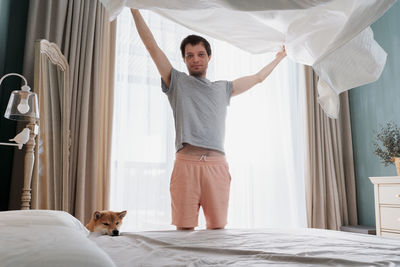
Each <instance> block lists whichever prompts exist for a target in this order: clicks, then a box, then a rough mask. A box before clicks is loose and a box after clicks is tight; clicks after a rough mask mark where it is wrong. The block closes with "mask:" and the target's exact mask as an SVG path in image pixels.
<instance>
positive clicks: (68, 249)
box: [0, 210, 115, 267]
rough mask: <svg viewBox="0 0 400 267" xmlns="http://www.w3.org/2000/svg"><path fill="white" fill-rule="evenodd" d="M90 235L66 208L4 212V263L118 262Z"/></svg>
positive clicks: (0, 218)
mask: <svg viewBox="0 0 400 267" xmlns="http://www.w3.org/2000/svg"><path fill="white" fill-rule="evenodd" d="M87 235H88V231H87V230H84V226H83V225H82V224H81V223H80V222H79V221H78V220H77V219H75V218H74V217H72V216H71V215H69V214H68V213H66V212H61V211H34V210H32V211H7V212H0V266H2V267H19V266H29V267H47V266H48V267H55V266H57V267H64V266H65V267H71V266H85V267H113V266H115V265H114V263H113V262H112V260H111V259H110V258H109V256H108V255H107V254H105V252H104V251H103V250H101V249H100V248H99V247H97V245H96V244H95V243H94V242H92V241H91V240H89V239H88V237H87Z"/></svg>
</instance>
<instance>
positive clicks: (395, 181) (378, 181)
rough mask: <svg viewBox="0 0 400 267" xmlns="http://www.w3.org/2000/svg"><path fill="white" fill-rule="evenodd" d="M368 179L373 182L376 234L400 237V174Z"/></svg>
mask: <svg viewBox="0 0 400 267" xmlns="http://www.w3.org/2000/svg"><path fill="white" fill-rule="evenodd" d="M369 179H370V180H371V182H372V183H373V184H374V194H375V215H376V235H377V236H385V237H393V238H400V176H389V177H370V178H369Z"/></svg>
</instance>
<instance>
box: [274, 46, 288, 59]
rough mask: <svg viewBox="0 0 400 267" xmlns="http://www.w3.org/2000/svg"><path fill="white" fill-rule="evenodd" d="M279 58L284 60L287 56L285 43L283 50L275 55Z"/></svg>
mask: <svg viewBox="0 0 400 267" xmlns="http://www.w3.org/2000/svg"><path fill="white" fill-rule="evenodd" d="M275 57H276V58H277V59H279V60H282V59H284V58H285V57H286V48H285V45H283V46H282V50H281V51H279V52H278V53H276V56H275Z"/></svg>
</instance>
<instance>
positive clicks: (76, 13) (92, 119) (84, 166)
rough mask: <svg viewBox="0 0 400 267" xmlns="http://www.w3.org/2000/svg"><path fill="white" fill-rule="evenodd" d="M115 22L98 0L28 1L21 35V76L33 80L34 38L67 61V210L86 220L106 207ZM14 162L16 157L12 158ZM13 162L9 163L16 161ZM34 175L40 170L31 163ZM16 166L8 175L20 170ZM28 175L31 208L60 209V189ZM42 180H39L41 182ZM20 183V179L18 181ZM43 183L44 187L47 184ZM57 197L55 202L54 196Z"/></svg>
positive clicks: (15, 177) (14, 176)
mask: <svg viewBox="0 0 400 267" xmlns="http://www.w3.org/2000/svg"><path fill="white" fill-rule="evenodd" d="M115 30H116V24H115V22H113V23H110V22H108V21H107V16H106V14H105V9H104V7H103V6H102V5H101V4H100V2H99V1H97V0H91V1H74V0H68V1H67V0H32V1H30V6H29V17H28V26H27V34H26V45H25V57H24V75H25V76H26V77H27V78H28V80H29V83H30V84H33V66H34V64H33V58H34V56H33V55H34V42H35V40H37V39H47V40H49V41H50V42H55V43H56V44H58V46H59V47H60V49H61V51H62V52H63V54H64V55H65V57H66V58H67V60H68V63H69V66H70V75H69V77H70V83H69V84H70V86H71V110H70V111H71V112H70V115H71V150H70V177H69V178H70V179H69V181H68V184H69V185H70V188H69V189H68V191H69V192H71V193H70V197H69V199H68V201H69V205H68V206H70V207H71V208H70V210H68V212H70V213H71V214H73V215H74V216H75V217H77V218H78V219H80V220H81V221H82V222H87V221H88V220H89V218H90V216H91V214H92V213H93V211H95V210H101V209H107V208H108V198H109V197H108V194H109V192H108V189H109V172H110V158H109V157H110V148H111V123H112V110H113V76H114V72H113V70H114V51H115V49H114V43H115ZM17 161H18V160H17V159H15V161H14V162H17ZM16 164H17V163H15V164H14V165H16ZM35 168H36V169H35V171H36V173H38V172H39V173H40V170H39V171H38V169H37V168H40V162H39V164H36V166H35ZM13 169H15V170H16V173H15V175H14V174H13V179H15V180H18V179H20V178H19V177H21V174H18V169H21V167H16V168H13ZM52 179H59V177H57V175H54V176H53V177H45V178H43V177H40V176H36V177H34V179H33V181H32V182H33V183H34V185H33V188H37V190H35V191H33V192H32V196H33V200H34V201H33V203H32V204H33V205H32V208H45V209H59V208H60V207H62V204H61V203H57V201H61V200H60V199H62V198H56V197H55V196H59V195H60V194H61V192H59V191H58V188H56V187H52V186H48V183H46V182H45V181H46V180H52ZM42 182H43V183H42ZM20 184H21V186H22V181H21V182H20ZM46 184H47V185H46ZM57 199H58V200H57Z"/></svg>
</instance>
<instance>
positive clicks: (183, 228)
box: [176, 226, 194, 231]
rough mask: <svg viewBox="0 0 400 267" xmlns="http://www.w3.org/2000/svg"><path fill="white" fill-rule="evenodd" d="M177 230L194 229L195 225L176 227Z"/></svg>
mask: <svg viewBox="0 0 400 267" xmlns="http://www.w3.org/2000/svg"><path fill="white" fill-rule="evenodd" d="M176 230H185V231H193V230H194V227H178V226H177V227H176Z"/></svg>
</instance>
